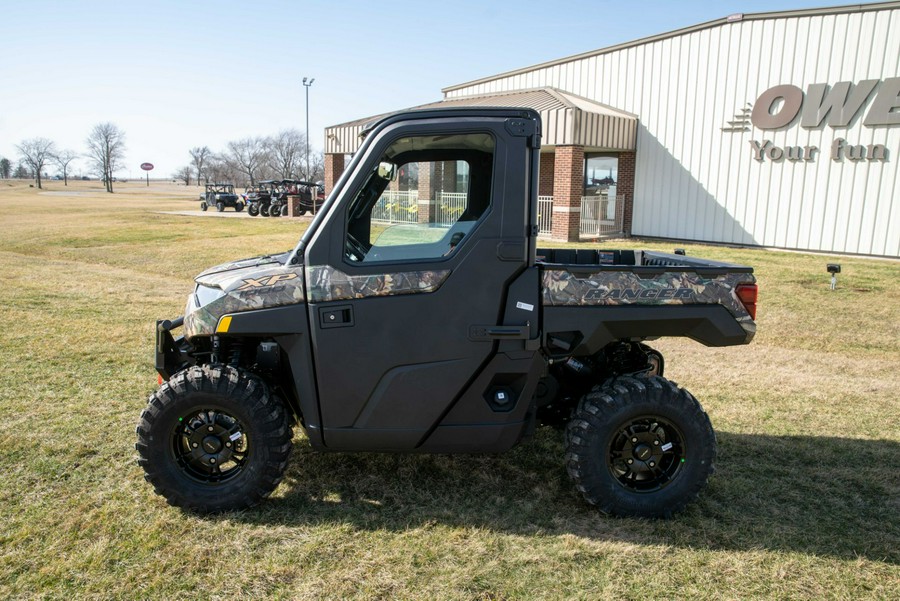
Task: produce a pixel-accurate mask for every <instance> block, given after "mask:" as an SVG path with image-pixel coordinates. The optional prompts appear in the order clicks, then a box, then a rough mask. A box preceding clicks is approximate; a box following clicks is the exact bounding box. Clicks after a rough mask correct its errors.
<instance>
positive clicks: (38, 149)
mask: <svg viewBox="0 0 900 601" xmlns="http://www.w3.org/2000/svg"><path fill="white" fill-rule="evenodd" d="M16 148H17V149H18V150H19V155H20V156H21V157H22V161H24V163H25V164H26V165H28V167H30V168H31V170H32V171H34V179H35V182H36V183H37V187H38V188H41V187H42V186H41V171H43V170H44V165H46V164H47V163H48V162H50V161H51V160H53V152H54V151H55V150H56V149H55V148H54V147H53V141H51V140H48V139H47V138H32V139H31V140H22V142H21V143H20V144H17V145H16Z"/></svg>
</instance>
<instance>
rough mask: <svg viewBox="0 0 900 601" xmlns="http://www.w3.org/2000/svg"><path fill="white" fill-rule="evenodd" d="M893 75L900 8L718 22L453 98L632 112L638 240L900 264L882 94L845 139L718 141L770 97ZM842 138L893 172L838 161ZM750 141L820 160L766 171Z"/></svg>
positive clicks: (898, 180)
mask: <svg viewBox="0 0 900 601" xmlns="http://www.w3.org/2000/svg"><path fill="white" fill-rule="evenodd" d="M898 76H900V10H897V9H896V8H892V9H890V10H878V11H871V12H857V13H842V14H813V15H804V16H789V17H772V18H766V19H754V20H746V21H741V22H736V23H723V24H722V25H719V26H714V27H709V28H705V29H700V30H697V31H692V32H689V33H685V34H682V35H676V36H673V37H668V38H665V39H660V40H656V41H650V42H647V43H644V44H639V45H635V46H631V47H626V48H622V49H619V50H613V51H611V52H607V53H604V54H597V55H593V56H589V57H583V58H578V59H573V60H572V61H569V62H565V63H561V64H555V65H548V66H538V67H535V68H534V69H532V70H530V71H527V72H519V73H515V74H511V75H509V76H503V77H498V78H496V79H493V80H487V81H481V82H476V83H474V84H472V85H471V86H468V87H461V88H455V89H452V90H449V91H448V92H447V94H446V96H447V98H448V99H449V98H454V97H458V96H464V95H470V94H488V93H496V92H505V91H511V90H516V89H524V88H531V87H536V86H550V87H556V88H560V89H562V90H564V91H569V92H572V93H575V94H579V95H582V96H586V97H588V98H591V99H593V100H596V101H598V102H601V103H604V104H608V105H611V106H613V107H616V108H618V109H621V110H624V111H628V112H631V113H635V114H637V115H638V118H639V120H640V124H639V128H638V141H637V148H638V150H637V165H636V176H635V179H636V181H635V199H634V221H633V229H632V231H633V233H634V234H636V235H646V236H660V237H672V238H683V239H694V240H708V241H715V242H729V243H740V244H758V245H763V246H778V247H785V248H799V249H808V250H820V251H834V252H848V253H862V254H872V255H887V256H900V201H895V200H894V199H895V197H897V196H900V177H898V163H900V126H892V127H878V128H871V127H865V126H863V125H862V121H863V118H864V116H865V111H866V110H867V108H868V107H869V106H870V105H871V100H872V98H874V94H873V96H872V97H871V98H870V101H869V103H868V104H867V105H865V107H864V108H863V111H862V112H861V113H860V116H859V118H857V119H856V120H855V122H853V123H851V127H849V128H846V129H833V128H831V127H830V126H828V125H824V126H823V127H821V128H818V129H805V128H803V127H800V126H799V124H796V123H795V124H794V125H791V126H790V127H788V128H786V129H782V130H778V131H761V130H758V129H756V128H752V130H751V131H749V132H744V133H728V132H723V131H721V128H722V127H723V126H724V125H725V123H726V121H729V120H732V119H734V115H735V113H736V112H737V111H738V110H740V109H741V108H742V107H744V106H746V104H747V103H748V102H749V103H753V102H754V101H755V100H756V98H757V97H758V96H759V94H760V93H761V92H763V91H764V90H766V89H768V88H770V87H772V86H774V85H778V84H793V85H796V86H798V87H799V88H801V89H802V90H803V91H804V92H805V91H806V89H807V86H808V85H810V84H813V83H828V84H830V85H833V84H835V83H837V82H839V81H852V82H853V83H854V84H856V83H857V82H859V81H860V80H863V79H881V80H883V79H885V78H888V77H898ZM876 93H877V90H876ZM836 138H844V139H845V140H847V143H848V144H862V145H867V144H883V145H884V146H885V147H886V148H887V149H888V158H887V161H884V162H882V161H868V160H864V161H858V162H851V161H849V160H848V159H844V160H843V161H841V162H836V161H833V160H831V158H830V153H831V148H832V143H833V142H834V140H835V139H836ZM750 140H759V141H762V140H771V142H772V143H773V144H774V145H775V146H779V147H782V148H784V147H786V146H807V145H814V146H818V148H819V154H818V155H817V156H816V159H815V160H814V161H810V162H806V161H798V162H791V161H787V160H783V161H781V162H772V161H770V160H768V159H766V160H765V161H764V162H762V163H760V162H757V161H756V160H754V159H753V158H752V155H751V147H750Z"/></svg>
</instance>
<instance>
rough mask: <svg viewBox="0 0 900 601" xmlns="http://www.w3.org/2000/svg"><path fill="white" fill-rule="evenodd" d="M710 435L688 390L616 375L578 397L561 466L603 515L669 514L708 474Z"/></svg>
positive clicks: (694, 492)
mask: <svg viewBox="0 0 900 601" xmlns="http://www.w3.org/2000/svg"><path fill="white" fill-rule="evenodd" d="M715 457H716V438H715V434H714V433H713V429H712V425H711V424H710V421H709V417H708V416H707V415H706V412H704V411H703V408H702V407H701V406H700V403H698V402H697V399H695V398H694V397H693V396H692V395H691V393H689V392H688V391H687V390H685V389H683V388H679V387H678V386H677V385H675V384H674V383H673V382H670V381H669V380H666V379H665V378H661V377H658V376H653V377H649V378H633V377H620V378H616V379H615V380H613V381H611V382H610V383H609V384H607V385H605V386H602V387H596V388H595V389H594V390H593V391H592V392H590V393H588V394H586V395H585V396H584V397H582V399H581V401H580V402H579V404H578V407H577V409H576V410H575V413H574V414H573V416H572V420H571V421H570V422H569V425H568V427H567V428H566V468H567V470H568V472H569V476H570V477H571V478H572V480H573V481H574V482H575V487H576V488H577V489H578V490H579V491H580V492H581V494H582V495H583V496H584V498H585V499H586V500H587V501H588V502H589V503H591V504H593V505H596V506H597V507H598V508H599V509H600V510H601V511H603V512H604V513H609V514H613V515H621V516H638V517H670V516H671V515H672V514H674V513H677V512H679V511H681V510H682V509H684V507H685V506H686V505H687V504H688V503H690V502H691V501H693V500H694V499H696V498H697V496H698V495H699V493H700V491H701V490H702V489H703V488H704V487H705V486H706V484H707V481H708V480H709V476H710V475H712V473H713V471H714V468H713V461H714V459H715Z"/></svg>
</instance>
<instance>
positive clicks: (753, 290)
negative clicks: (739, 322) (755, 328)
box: [735, 284, 759, 320]
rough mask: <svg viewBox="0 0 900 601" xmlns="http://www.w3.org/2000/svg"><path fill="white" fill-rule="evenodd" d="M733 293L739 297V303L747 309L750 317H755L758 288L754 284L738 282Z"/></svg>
mask: <svg viewBox="0 0 900 601" xmlns="http://www.w3.org/2000/svg"><path fill="white" fill-rule="evenodd" d="M735 293H736V294H737V297H738V298H739V299H740V301H741V304H743V305H744V308H745V309H747V313H749V314H750V318H751V319H754V320H755V319H756V299H757V298H758V297H759V288H757V286H756V284H739V285H738V287H737V288H735Z"/></svg>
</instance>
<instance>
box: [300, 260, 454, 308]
mask: <svg viewBox="0 0 900 601" xmlns="http://www.w3.org/2000/svg"><path fill="white" fill-rule="evenodd" d="M449 275H450V270H449V269H442V270H432V271H400V272H396V273H380V274H372V275H347V274H346V273H344V272H342V271H340V270H339V269H336V268H334V267H331V266H330V265H321V266H316V267H310V268H308V269H307V272H306V277H307V278H308V282H307V287H308V288H309V302H311V303H325V302H329V301H336V300H350V299H354V298H370V297H375V296H394V295H399V294H419V293H426V292H434V291H435V290H437V289H438V288H440V287H441V285H442V284H443V283H444V281H445V280H446V279H447V276H449Z"/></svg>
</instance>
